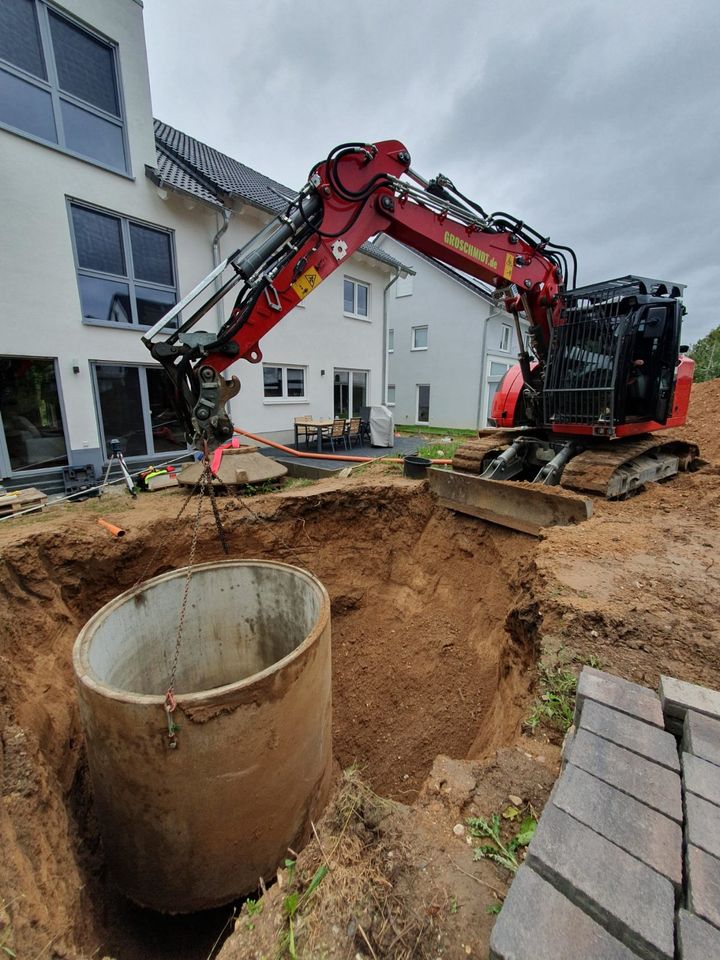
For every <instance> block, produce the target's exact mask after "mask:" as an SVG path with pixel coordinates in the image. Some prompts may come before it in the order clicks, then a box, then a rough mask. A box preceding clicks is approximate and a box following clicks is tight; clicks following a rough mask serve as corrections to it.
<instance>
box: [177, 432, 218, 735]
mask: <svg viewBox="0 0 720 960" xmlns="http://www.w3.org/2000/svg"><path fill="white" fill-rule="evenodd" d="M214 479H216V478H215V474H214V473H213V471H212V467H211V465H210V454H209V452H208V447H207V443H206V444H205V450H204V455H203V468H202V474H201V475H200V480H199V481H198V483H197V484H196V486H195V487H194V488H193V490H192V491H191V493H190V495H189V496H188V498H187V499H186V501H185V503H184V504H183V505H182V507H181V508H180V511H179V513H178V519H179V518H180V516H181V515H182V513H183V511H184V510H185V507H186V506H187V504H188V503H189V502H190V499H191V498H192V496H193V495H197V509H196V511H195V520H194V523H193V530H192V538H191V540H190V553H189V555H188V562H187V568H186V573H185V584H184V587H183V596H182V601H181V604H180V617H179V619H178V629H177V635H176V637H175V652H174V654H173V659H172V665H171V667H170V680H169V683H168V689H167V693H166V694H165V701H164V704H163V706H164V708H165V713H166V716H167V726H168V741H169V744H168V745H169V747H170V749H171V750H175V749H177V745H178V741H177V732H178V730H179V727H178V725H177V724H176V723H175V721H174V720H173V713H174V712H175V708H176V707H177V700H176V698H175V678H176V676H177V667H178V660H179V658H180V647H181V645H182V635H183V628H184V626H185V613H186V610H187V603H188V596H189V593H190V581H191V579H192V574H193V566H194V564H195V553H196V551H197V543H198V535H199V533H200V519H201V517H202V510H203V506H204V504H205V496H206V494H209V496H210V503H211V505H212V511H213V517H214V519H215V524H216V526H217V531H218V538H219V540H220V544H221V546H222V548H223V552H224V553H225V554H227V552H228V546H227V540H226V538H225V531H224V529H223V525H222V520H221V518H220V511H219V510H218V506H217V502H216V499H215V490H214V487H213V480H214Z"/></svg>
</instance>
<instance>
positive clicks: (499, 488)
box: [428, 467, 592, 536]
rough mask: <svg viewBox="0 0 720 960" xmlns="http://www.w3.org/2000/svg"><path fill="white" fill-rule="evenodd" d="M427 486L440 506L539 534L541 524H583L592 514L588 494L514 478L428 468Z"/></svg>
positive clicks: (533, 534)
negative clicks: (482, 476)
mask: <svg viewBox="0 0 720 960" xmlns="http://www.w3.org/2000/svg"><path fill="white" fill-rule="evenodd" d="M428 481H429V483H430V489H431V490H432V491H433V493H435V495H436V496H437V498H438V501H439V503H440V505H441V506H443V507H448V508H449V509H450V510H457V511H458V513H467V514H469V515H470V516H472V517H479V518H480V519H481V520H488V521H489V522H490V523H497V524H500V526H503V527H510V528H511V529H512V530H520V531H521V532H522V533H529V534H531V535H532V536H538V535H539V534H540V533H541V532H542V530H543V528H544V527H557V526H568V525H569V524H573V523H582V521H583V520H588V519H589V518H590V517H591V516H592V502H591V501H590V500H589V499H588V498H587V497H579V496H574V495H572V494H570V495H569V494H567V493H566V492H563V493H558V492H555V491H553V489H552V488H551V487H543V486H540V485H539V484H532V483H519V482H517V481H513V480H483V479H482V478H481V477H478V476H476V475H475V474H472V473H460V472H458V471H457V470H441V469H439V468H438V467H432V468H431V469H430V470H428Z"/></svg>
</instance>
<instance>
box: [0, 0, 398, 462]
mask: <svg viewBox="0 0 720 960" xmlns="http://www.w3.org/2000/svg"><path fill="white" fill-rule="evenodd" d="M62 8H63V9H64V10H65V11H66V12H67V13H68V14H70V15H71V16H73V17H75V18H76V19H78V20H80V21H82V22H84V23H85V24H86V25H87V26H89V27H91V28H92V29H94V30H95V31H97V32H99V33H101V34H103V35H104V36H105V37H106V38H108V39H110V40H112V41H114V42H116V43H117V44H118V52H119V62H120V76H121V86H122V96H123V100H124V112H125V117H126V127H127V138H128V144H129V154H130V166H131V176H125V175H122V174H118V173H113V172H111V171H109V170H107V169H104V168H102V167H99V166H96V165H94V164H93V163H91V162H86V161H84V160H81V159H78V158H77V157H75V156H70V155H68V154H66V153H64V152H62V151H61V150H59V149H56V148H53V147H50V146H45V145H43V144H40V143H38V142H36V141H33V140H31V139H28V138H26V137H24V136H21V135H18V134H14V133H12V132H9V131H8V130H6V129H0V154H1V155H2V169H3V176H2V177H0V209H2V211H3V216H2V218H1V219H0V262H1V264H2V286H1V287H0V355H11V356H28V357H47V358H56V359H57V369H58V375H59V387H60V391H61V399H62V405H63V408H64V417H65V428H66V429H65V433H66V443H67V448H68V456H69V461H70V463H71V464H73V463H74V464H78V465H80V464H86V463H90V462H94V463H95V464H96V465H97V466H99V465H100V463H101V461H102V460H103V459H104V451H101V449H100V448H101V439H100V431H99V423H98V414H97V411H96V403H95V396H94V390H93V377H92V367H91V364H92V361H106V362H110V363H113V362H114V363H124V364H142V365H147V364H148V362H149V360H150V358H149V354H148V352H147V350H146V348H145V347H144V345H143V344H142V343H141V339H140V337H141V334H142V328H140V327H138V326H135V327H134V328H130V329H125V328H116V327H110V326H94V325H89V324H85V323H83V321H82V319H81V316H82V314H81V307H80V298H79V292H78V284H77V276H76V269H75V263H74V258H73V247H72V239H71V230H70V223H69V212H68V199H75V200H80V201H83V202H86V203H90V204H95V205H97V206H99V207H101V208H104V209H107V210H109V211H112V212H114V213H117V214H121V215H123V216H127V217H132V218H137V219H139V220H143V221H147V222H148V223H150V224H153V225H157V226H162V227H166V228H170V229H172V230H173V231H174V245H175V252H176V269H177V274H178V281H179V293H180V296H182V295H183V294H184V293H186V292H187V291H188V290H190V289H191V288H192V287H193V286H195V284H196V283H197V282H198V281H199V280H200V279H201V278H202V277H204V276H205V275H206V274H207V273H209V272H210V270H211V269H212V266H213V263H212V250H211V243H212V238H213V236H214V235H215V233H216V232H217V230H218V228H219V227H220V224H221V222H222V221H221V218H220V216H219V215H218V213H217V212H216V211H215V210H214V209H212V208H211V207H209V206H208V205H206V204H203V203H201V202H199V201H195V200H192V199H191V198H189V197H188V198H185V197H182V196H180V195H177V194H173V193H171V192H168V191H165V190H160V189H158V188H157V187H156V186H155V185H154V184H152V183H151V182H150V181H149V180H148V179H147V177H146V175H145V166H146V165H148V166H150V167H155V165H156V158H155V141H154V134H153V123H152V105H151V99H150V86H149V79H148V70H147V58H146V51H145V41H144V32H143V20H142V7H141V5H140V4H139V3H137V2H136V0H114V2H112V3H111V2H109V0H64V3H63V6H62ZM267 219H268V217H267V215H265V214H264V213H261V212H260V211H257V210H254V209H253V208H251V207H247V206H246V207H241V205H239V208H238V210H237V212H236V213H235V214H234V216H233V218H232V220H231V224H230V227H229V229H228V231H227V233H226V234H225V236H224V237H223V239H222V248H221V249H222V253H221V255H222V256H225V255H227V253H229V252H231V251H232V250H233V249H235V248H237V247H238V246H241V245H242V244H243V243H244V242H245V241H246V240H247V239H249V238H250V237H251V236H252V235H254V233H255V232H257V230H258V229H259V228H260V226H262V224H263V223H265V222H266V221H267ZM344 273H346V274H349V275H351V276H353V277H355V278H356V279H359V280H362V281H364V282H366V283H368V284H371V286H372V291H371V298H370V322H365V321H361V320H352V319H349V318H346V317H344V316H343V309H342V308H343V297H342V278H343V274H344ZM389 275H390V268H388V267H386V266H385V265H381V264H379V263H378V262H377V261H375V260H372V259H370V258H367V257H364V256H359V255H356V256H355V257H353V258H352V260H350V261H349V262H348V266H347V269H346V270H342V269H340V270H338V271H337V272H336V274H335V275H334V276H333V277H332V278H330V279H329V280H328V281H326V283H325V284H323V286H322V287H321V288H320V289H319V290H318V291H317V292H316V293H314V294H313V295H312V297H311V298H310V300H308V301H307V305H306V306H305V307H304V308H300V309H297V310H296V311H295V312H294V313H293V314H292V315H290V316H289V317H288V318H286V319H285V320H284V321H283V322H282V323H281V324H280V326H279V328H278V329H276V330H274V331H273V332H272V333H270V334H269V335H268V336H267V337H266V338H265V339H264V340H263V343H262V348H263V351H264V354H265V358H266V360H268V361H271V362H276V363H291V364H299V365H306V366H307V368H308V378H307V384H308V387H307V401H306V402H304V403H296V402H293V403H287V402H282V403H274V404H270V403H265V402H264V399H263V391H262V372H261V368H260V367H253V366H252V365H250V364H247V363H244V362H242V363H240V364H236V365H234V368H233V369H231V370H230V371H229V372H231V373H232V372H235V373H237V374H238V375H239V376H240V377H241V380H242V381H243V390H242V393H241V395H240V397H239V398H237V400H235V401H234V403H233V413H234V416H235V417H236V418H237V422H238V423H241V424H242V425H243V426H245V427H246V428H248V429H250V430H252V431H253V432H254V431H260V432H267V433H269V434H270V435H275V436H278V437H282V438H284V439H288V438H290V437H291V436H292V418H293V416H298V415H302V414H317V415H331V414H332V374H333V368H334V366H349V367H355V368H361V369H366V370H369V372H370V377H369V390H370V398H369V399H370V402H373V403H376V402H379V400H380V397H381V393H382V385H381V379H382V352H383V335H382V288H383V286H384V284H385V283H386V282H387V279H388V278H389ZM211 322H213V323H217V320H216V318H215V316H214V315H212V321H211ZM74 366H78V367H79V372H78V373H74V372H73V367H74ZM235 368H238V369H235ZM321 370H325V374H324V376H322V375H321V372H320V371H321ZM0 412H1V410H0ZM108 439H109V438H108ZM2 442H3V441H2V431H0V459H1V455H2ZM5 459H7V458H5ZM3 472H4V473H5V475H7V473H8V471H7V469H5V470H4V471H3V470H0V475H2V473H3Z"/></svg>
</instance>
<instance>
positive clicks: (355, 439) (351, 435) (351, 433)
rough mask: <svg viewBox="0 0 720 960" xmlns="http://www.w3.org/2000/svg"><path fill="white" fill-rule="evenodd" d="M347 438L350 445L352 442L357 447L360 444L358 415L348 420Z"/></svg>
mask: <svg viewBox="0 0 720 960" xmlns="http://www.w3.org/2000/svg"><path fill="white" fill-rule="evenodd" d="M347 438H348V443H349V444H350V446H351V447H352V445H353V444H354V443H356V444H357V446H359V447H360V446H362V420H361V419H360V417H353V418H352V420H349V421H348V427H347Z"/></svg>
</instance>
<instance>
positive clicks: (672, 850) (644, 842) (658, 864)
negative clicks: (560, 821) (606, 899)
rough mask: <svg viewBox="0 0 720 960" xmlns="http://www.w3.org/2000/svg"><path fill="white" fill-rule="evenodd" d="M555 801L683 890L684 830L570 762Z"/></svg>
mask: <svg viewBox="0 0 720 960" xmlns="http://www.w3.org/2000/svg"><path fill="white" fill-rule="evenodd" d="M552 799H553V803H554V804H555V805H556V806H557V807H560V809H561V810H564V811H565V813H569V814H570V816H571V817H574V818H575V819H576V820H579V821H580V822H581V823H584V824H585V825H586V826H588V827H590V828H591V829H593V830H594V831H595V832H596V833H599V834H600V835H601V836H603V837H605V838H606V839H607V840H611V841H612V842H613V843H616V844H617V845H618V846H619V847H622V849H623V850H626V851H627V852H628V853H630V854H632V856H633V857H636V858H637V859H638V860H642V862H643V863H646V864H647V865H648V866H649V867H652V868H653V869H654V870H656V871H657V872H658V873H659V874H661V875H662V876H664V877H667V879H668V880H670V881H671V882H672V883H673V885H674V887H675V890H676V893H678V894H679V893H680V890H681V888H682V880H683V877H682V843H683V835H682V827H681V826H680V824H679V823H676V822H675V821H674V820H671V819H670V818H669V817H664V816H663V815H662V814H661V813H658V812H657V811H656V810H651V809H650V808H649V807H647V806H645V804H644V803H640V802H639V801H638V800H634V799H633V798H632V797H629V796H628V795H627V794H625V793H621V792H620V791H619V790H616V789H615V787H611V786H610V785H609V784H607V783H603V781H602V780H598V779H597V778H596V777H593V776H591V775H590V774H589V773H586V772H585V771H584V770H581V769H580V768H579V767H575V766H573V765H572V764H571V763H569V764H568V765H567V766H566V768H565V772H564V773H563V775H562V776H561V777H560V779H559V780H558V782H557V784H556V786H555V791H554V793H553V798H552Z"/></svg>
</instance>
